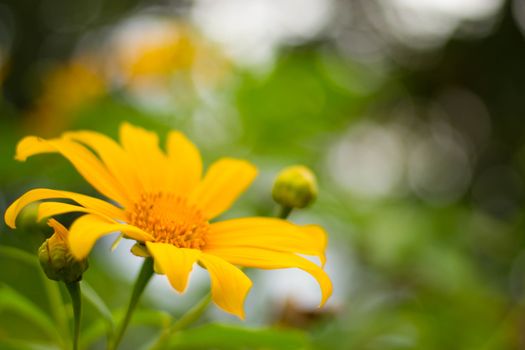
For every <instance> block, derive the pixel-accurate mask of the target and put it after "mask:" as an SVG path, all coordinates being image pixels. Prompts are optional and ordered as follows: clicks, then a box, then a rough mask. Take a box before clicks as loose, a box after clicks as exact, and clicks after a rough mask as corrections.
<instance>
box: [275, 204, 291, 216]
mask: <svg viewBox="0 0 525 350" xmlns="http://www.w3.org/2000/svg"><path fill="white" fill-rule="evenodd" d="M292 210H293V208H292V207H285V206H284V205H283V206H281V208H280V210H279V215H277V217H278V218H280V219H286V218H287V217H288V216H290V213H291V212H292Z"/></svg>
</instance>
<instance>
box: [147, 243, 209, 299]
mask: <svg viewBox="0 0 525 350" xmlns="http://www.w3.org/2000/svg"><path fill="white" fill-rule="evenodd" d="M146 246H147V247H148V250H149V252H150V254H151V255H152V256H153V259H154V260H155V264H156V266H158V267H159V268H160V271H161V272H162V273H163V274H165V275H166V276H167V277H168V280H169V281H170V284H171V286H172V287H173V288H175V290H177V291H178V292H179V293H183V292H184V291H185V290H186V286H187V284H188V276H189V274H190V272H191V270H192V269H193V265H194V264H195V262H196V261H197V260H198V259H199V256H200V255H201V251H200V250H197V249H188V248H177V247H175V246H174V245H172V244H167V243H153V242H146Z"/></svg>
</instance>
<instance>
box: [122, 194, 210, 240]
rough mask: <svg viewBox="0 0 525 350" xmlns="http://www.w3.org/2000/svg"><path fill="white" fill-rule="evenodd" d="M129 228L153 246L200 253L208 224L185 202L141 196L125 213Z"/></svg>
mask: <svg viewBox="0 0 525 350" xmlns="http://www.w3.org/2000/svg"><path fill="white" fill-rule="evenodd" d="M128 215H129V221H130V223H131V224H133V225H135V226H137V227H139V228H141V229H142V230H144V231H146V232H148V233H149V234H151V235H152V236H153V238H154V241H155V242H159V243H170V244H173V245H174V246H176V247H179V248H194V249H200V248H202V247H203V246H204V244H205V241H204V239H205V237H206V233H207V232H208V230H209V226H210V225H209V223H208V221H207V220H206V218H205V217H204V215H203V213H202V212H201V211H200V210H199V209H198V208H197V207H196V206H194V205H192V204H190V203H188V201H187V199H186V198H183V197H180V196H176V195H174V194H172V193H164V192H156V193H144V194H142V195H141V196H140V199H139V200H138V201H137V202H136V203H135V204H134V205H133V207H132V208H131V210H129V211H128Z"/></svg>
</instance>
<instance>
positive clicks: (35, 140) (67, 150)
mask: <svg viewBox="0 0 525 350" xmlns="http://www.w3.org/2000/svg"><path fill="white" fill-rule="evenodd" d="M50 152H58V153H60V154H61V155H62V156H64V157H65V158H66V159H67V160H69V161H70V162H71V164H73V166H74V167H75V169H76V170H77V171H78V172H79V173H80V175H82V177H84V179H86V181H87V182H89V183H90V184H91V186H93V187H94V188H95V189H96V190H97V191H99V192H100V193H102V194H103V195H105V196H106V197H108V198H111V199H114V200H116V201H117V202H119V203H121V204H123V205H125V204H128V201H127V198H126V196H125V193H124V190H123V187H122V185H121V184H120V183H119V182H118V181H117V180H116V179H115V178H114V177H113V176H112V175H111V174H110V173H109V172H108V170H107V168H106V167H105V166H104V164H102V163H101V162H100V160H99V159H98V158H97V157H96V156H95V155H94V154H93V153H91V152H90V151H88V150H87V149H86V148H85V147H84V146H81V145H80V144H78V143H76V142H73V141H71V140H66V139H53V140H44V139H42V138H39V137H35V136H28V137H25V138H23V139H22V140H21V141H20V142H19V143H18V145H17V150H16V159H18V160H22V161H25V160H26V159H27V157H30V156H32V155H35V154H40V153H50Z"/></svg>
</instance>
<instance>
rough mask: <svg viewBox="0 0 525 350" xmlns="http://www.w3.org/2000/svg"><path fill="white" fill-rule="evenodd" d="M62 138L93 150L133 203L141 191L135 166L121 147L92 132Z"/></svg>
mask: <svg viewBox="0 0 525 350" xmlns="http://www.w3.org/2000/svg"><path fill="white" fill-rule="evenodd" d="M64 138H66V139H72V140H75V141H78V142H81V143H83V144H85V145H87V146H88V147H90V148H91V149H93V150H94V151H95V152H96V153H97V154H98V156H99V157H100V159H101V160H102V162H103V163H104V164H105V165H106V166H107V168H108V170H109V172H110V173H111V174H112V175H113V176H114V177H115V179H117V180H118V181H119V182H120V183H121V184H122V185H123V188H124V190H125V191H126V194H127V196H128V198H129V199H130V200H131V201H134V200H135V199H136V198H137V197H138V196H139V195H140V192H141V190H142V188H141V184H140V182H139V179H138V176H137V174H136V170H135V166H134V165H133V162H132V159H131V158H130V157H129V155H128V154H127V153H126V152H124V150H123V149H122V147H121V146H120V145H119V144H118V143H116V142H115V141H114V140H112V139H111V138H109V137H107V136H106V135H103V134H100V133H98V132H93V131H75V132H68V133H65V134H64Z"/></svg>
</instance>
